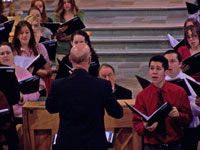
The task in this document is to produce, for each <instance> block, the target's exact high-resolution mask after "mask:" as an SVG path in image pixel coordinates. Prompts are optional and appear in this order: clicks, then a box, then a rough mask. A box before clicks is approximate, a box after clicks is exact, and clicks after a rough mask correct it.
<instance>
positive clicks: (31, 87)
mask: <svg viewBox="0 0 200 150" xmlns="http://www.w3.org/2000/svg"><path fill="white" fill-rule="evenodd" d="M39 83H40V79H39V78H38V77H36V76H32V77H30V78H27V79H24V80H21V81H19V89H20V91H21V92H22V93H23V94H30V93H34V92H37V91H39Z"/></svg>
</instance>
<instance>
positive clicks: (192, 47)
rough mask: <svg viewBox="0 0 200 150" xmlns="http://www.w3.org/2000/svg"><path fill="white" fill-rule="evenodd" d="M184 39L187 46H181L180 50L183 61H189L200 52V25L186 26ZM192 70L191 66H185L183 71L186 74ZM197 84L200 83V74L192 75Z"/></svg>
mask: <svg viewBox="0 0 200 150" xmlns="http://www.w3.org/2000/svg"><path fill="white" fill-rule="evenodd" d="M184 39H185V46H181V47H180V48H179V49H178V52H179V53H180V55H181V57H182V60H185V59H187V58H188V57H190V56H193V55H195V54H197V53H199V52H200V27H199V25H196V24H194V25H189V26H186V24H185V26H184ZM189 68H190V66H189V65H186V66H185V65H183V66H182V71H183V72H186V71H187V70H188V69H189ZM191 76H192V77H193V78H194V79H195V80H196V81H197V82H200V73H196V74H194V75H191Z"/></svg>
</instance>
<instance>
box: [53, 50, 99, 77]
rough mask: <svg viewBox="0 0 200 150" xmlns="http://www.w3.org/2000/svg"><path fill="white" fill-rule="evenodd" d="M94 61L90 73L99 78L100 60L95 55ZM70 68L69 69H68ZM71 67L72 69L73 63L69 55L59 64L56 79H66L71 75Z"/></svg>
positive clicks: (93, 55)
mask: <svg viewBox="0 0 200 150" xmlns="http://www.w3.org/2000/svg"><path fill="white" fill-rule="evenodd" d="M91 56H92V60H91V63H90V67H89V73H90V75H92V76H95V77H97V76H98V69H99V66H100V65H99V60H98V57H97V56H96V55H95V54H92V55H91ZM66 66H68V67H66ZM69 67H70V68H72V63H71V62H70V61H69V55H66V56H65V57H64V58H63V59H62V61H61V62H60V64H59V69H58V73H57V75H56V79H59V78H64V77H67V76H69V75H70V73H69Z"/></svg>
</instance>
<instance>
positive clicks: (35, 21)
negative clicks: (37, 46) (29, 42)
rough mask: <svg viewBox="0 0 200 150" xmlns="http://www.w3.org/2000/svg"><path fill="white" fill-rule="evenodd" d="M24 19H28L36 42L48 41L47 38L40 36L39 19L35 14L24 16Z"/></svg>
mask: <svg viewBox="0 0 200 150" xmlns="http://www.w3.org/2000/svg"><path fill="white" fill-rule="evenodd" d="M24 20H26V21H28V22H29V23H30V24H31V26H32V29H33V32H34V36H35V41H36V43H40V42H44V41H48V39H47V38H45V37H43V36H42V32H41V26H40V20H39V18H38V17H37V16H35V15H28V16H26V17H25V18H24Z"/></svg>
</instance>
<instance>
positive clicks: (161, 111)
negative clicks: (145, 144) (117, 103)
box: [125, 102, 172, 126]
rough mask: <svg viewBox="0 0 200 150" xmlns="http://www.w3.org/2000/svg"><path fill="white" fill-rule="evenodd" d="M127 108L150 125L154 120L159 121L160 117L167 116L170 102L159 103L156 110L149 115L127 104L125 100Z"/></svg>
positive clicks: (170, 107) (170, 108)
mask: <svg viewBox="0 0 200 150" xmlns="http://www.w3.org/2000/svg"><path fill="white" fill-rule="evenodd" d="M125 104H126V105H127V106H128V108H129V109H130V110H131V111H132V112H133V113H136V114H137V115H139V116H140V117H142V119H143V120H144V121H145V122H148V125H149V126H151V125H152V124H153V123H154V122H159V121H160V120H161V119H165V118H166V117H167V116H168V113H169V112H170V111H171V110H172V106H171V104H170V103H168V102H165V103H164V104H163V105H161V106H160V107H159V108H158V109H157V110H155V111H154V112H153V113H152V114H151V115H150V116H146V115H145V114H143V113H141V112H140V111H139V110H138V109H136V108H135V107H133V106H131V105H129V104H128V103H126V102H125Z"/></svg>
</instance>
